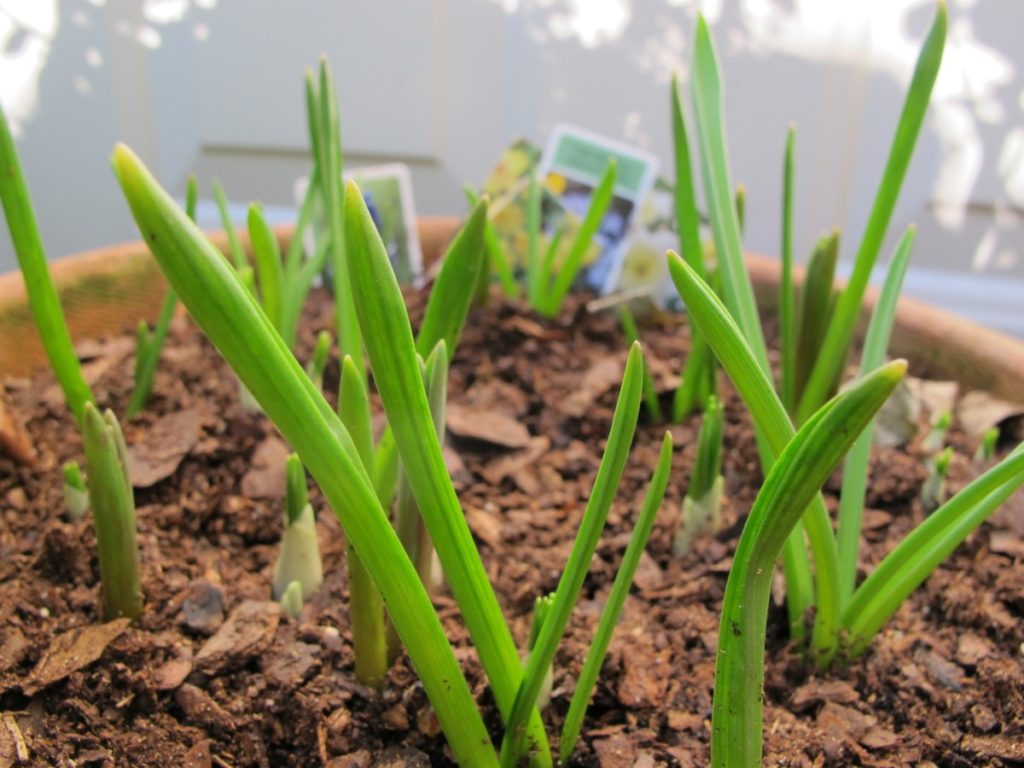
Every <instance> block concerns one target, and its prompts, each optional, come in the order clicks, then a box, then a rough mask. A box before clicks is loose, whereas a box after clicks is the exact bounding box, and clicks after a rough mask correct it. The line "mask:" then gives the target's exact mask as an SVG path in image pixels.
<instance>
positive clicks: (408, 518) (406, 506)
mask: <svg viewBox="0 0 1024 768" xmlns="http://www.w3.org/2000/svg"><path fill="white" fill-rule="evenodd" d="M423 384H424V386H425V387H426V392H427V402H428V403H429V405H430V416H431V418H432V420H433V423H434V431H435V432H436V434H437V441H438V443H440V444H441V445H444V431H445V430H444V427H445V424H444V414H445V404H446V402H447V399H448V351H447V346H446V345H445V342H444V339H442V340H441V341H439V342H437V346H436V347H434V351H433V352H431V353H430V357H428V358H427V362H426V363H425V364H424V371H423ZM395 529H396V530H397V531H398V538H399V539H401V540H402V545H403V546H404V547H405V551H406V552H408V553H409V557H410V558H411V559H412V561H413V563H415V564H416V571H417V572H418V573H419V575H420V581H422V582H423V584H424V585H425V586H426V587H427V590H428V591H430V590H432V589H433V588H434V587H435V586H437V585H435V584H434V583H433V579H432V571H433V565H434V546H433V544H432V543H431V541H430V533H429V532H428V531H427V528H426V526H425V525H424V523H423V518H422V517H421V516H420V513H419V509H418V508H417V507H416V499H415V498H414V497H413V493H412V487H411V486H410V484H409V481H408V478H407V477H406V476H405V473H404V472H401V471H400V474H399V484H398V501H397V504H396V508H395Z"/></svg>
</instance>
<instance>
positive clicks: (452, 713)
mask: <svg viewBox="0 0 1024 768" xmlns="http://www.w3.org/2000/svg"><path fill="white" fill-rule="evenodd" d="M113 162H114V168H115V171H116V174H117V177H118V181H119V183H120V184H121V187H122V188H123V190H124V194H125V197H126V199H127V201H128V203H129V206H130V208H131V211H132V215H133V216H134V218H135V220H136V222H137V224H138V226H139V229H140V231H141V232H142V233H144V234H145V240H146V242H147V243H148V244H149V246H150V249H151V250H152V252H153V254H154V256H155V257H156V259H157V261H158V262H159V264H160V266H161V269H163V270H164V273H165V274H166V275H167V278H168V280H169V281H170V283H171V285H172V286H173V287H174V289H175V291H176V292H177V294H178V296H179V297H180V298H181V300H182V302H183V303H184V304H185V306H186V307H187V308H188V310H189V313H190V314H191V315H192V317H193V319H194V320H195V321H196V323H197V324H198V325H199V327H200V328H201V329H203V332H204V333H206V334H207V336H208V337H209V338H210V340H211V341H212V342H213V343H214V345H215V346H216V347H217V349H218V350H219V351H220V353H221V354H222V355H223V356H224V358H225V359H226V360H227V362H228V363H229V365H231V366H232V367H233V368H234V369H235V371H236V373H237V374H238V375H239V377H240V378H241V379H242V380H243V381H244V383H245V385H246V387H248V389H249V390H250V391H251V392H252V393H253V395H254V396H255V397H256V399H257V400H258V401H259V403H260V405H261V406H262V408H263V410H264V412H265V413H266V414H267V415H268V417H269V418H270V419H271V421H272V422H273V423H274V424H275V425H276V426H277V427H278V429H279V430H280V431H281V434H282V435H283V436H284V438H285V439H286V440H287V441H288V442H289V443H291V444H292V445H293V446H294V447H295V450H296V452H297V453H298V454H299V456H300V458H301V459H302V462H303V464H304V465H305V466H306V467H307V468H308V469H309V471H310V473H311V474H312V475H313V477H314V479H315V480H316V481H317V483H318V484H319V485H320V488H321V490H322V491H323V493H324V496H325V498H326V499H327V502H328V503H329V504H330V506H331V508H332V509H333V510H334V512H335V514H336V515H337V516H338V518H339V520H340V522H341V525H342V528H343V529H344V531H345V534H346V537H347V538H348V540H349V541H350V542H352V544H353V545H354V547H355V549H356V551H357V552H358V553H359V554H360V556H361V558H362V560H363V563H364V564H365V565H366V567H367V570H368V571H369V572H370V574H371V576H372V577H373V580H374V583H375V584H376V585H377V587H378V589H379V590H380V592H381V595H382V596H383V597H384V598H385V599H386V601H387V605H388V612H389V615H390V616H391V620H392V622H393V623H394V625H395V627H396V628H397V630H398V633H399V635H400V636H401V638H402V640H403V642H404V643H405V645H406V648H407V649H408V652H409V656H410V659H411V661H412V664H413V666H414V667H415V669H416V670H417V672H418V673H419V675H420V679H421V680H422V682H423V686H424V689H425V691H426V694H427V696H428V697H429V698H430V701H431V703H432V705H433V707H434V711H435V713H436V714H437V717H438V720H439V722H440V723H441V727H442V729H443V730H444V732H445V734H446V735H447V737H448V742H449V745H450V746H451V748H452V752H453V756H454V759H455V761H456V762H458V763H462V764H474V765H476V764H478V765H494V763H495V756H494V752H493V747H492V745H491V743H490V738H489V736H488V733H487V729H486V728H485V727H484V724H483V720H482V719H481V717H480V714H479V712H478V711H477V709H476V705H475V702H474V699H473V696H472V694H471V693H470V690H469V686H468V685H467V683H466V680H465V678H464V677H463V675H462V671H461V669H460V667H459V664H458V661H457V660H456V658H455V655H454V653H453V651H452V648H451V645H450V644H449V642H448V640H447V638H446V637H445V634H444V629H443V628H442V626H441V622H440V620H439V619H438V616H437V614H436V613H435V611H434V608H433V606H432V604H431V602H430V598H429V597H428V596H427V593H426V591H425V590H424V589H423V587H422V585H421V584H420V583H419V578H418V576H417V574H416V570H415V568H414V567H413V565H412V563H411V561H410V560H409V558H408V557H407V556H406V555H405V552H404V550H403V549H402V545H401V543H400V542H399V540H398V537H397V536H396V535H395V532H394V529H393V528H392V527H391V523H390V521H389V520H388V516H387V514H386V513H385V511H384V509H383V507H382V506H381V504H380V501H379V500H378V498H377V495H376V493H375V491H374V488H373V485H372V483H371V480H370V477H369V475H368V474H367V472H366V469H365V468H364V466H363V464H362V460H361V458H360V456H359V453H358V451H357V449H356V446H355V444H354V443H353V440H352V437H351V436H350V435H349V433H348V431H347V430H346V429H345V428H344V426H343V425H342V423H341V421H340V420H339V418H338V417H337V415H336V414H335V412H334V411H333V409H331V407H330V406H329V405H328V404H327V402H326V401H325V400H324V399H323V396H322V395H321V394H320V393H319V392H318V391H317V390H316V388H315V387H314V386H313V384H312V382H310V381H309V379H308V377H306V375H305V374H304V372H303V371H302V369H301V368H300V367H299V364H298V362H297V361H296V360H295V358H294V356H293V355H292V354H291V352H290V351H289V349H288V347H287V346H286V345H285V343H284V342H283V341H282V340H281V338H280V337H279V336H278V335H277V333H276V332H275V331H274V329H273V327H272V326H271V325H270V323H269V321H268V320H267V318H266V316H265V315H264V314H263V312H262V311H261V310H260V309H259V307H258V306H257V305H256V304H255V302H254V301H253V299H252V297H251V295H250V294H249V293H248V292H247V290H246V289H245V286H244V285H243V284H242V283H241V282H240V280H239V278H238V276H237V275H236V274H235V273H234V271H233V270H232V269H231V268H230V267H229V266H228V265H227V264H226V263H225V261H224V259H223V258H222V257H221V256H220V254H219V253H218V252H217V251H216V250H215V249H214V248H213V247H212V246H211V245H210V244H209V243H208V242H207V241H206V239H205V237H204V236H203V234H202V233H201V232H200V231H199V230H198V229H197V228H196V227H195V226H194V225H193V224H192V223H191V222H190V221H189V220H188V218H187V217H186V216H184V215H183V214H182V213H181V211H180V210H178V208H177V206H176V205H175V204H174V201H173V200H172V199H171V198H170V196H168V195H167V193H166V192H164V191H163V190H162V189H161V188H160V186H159V185H158V184H157V183H156V181H155V180H154V179H153V178H152V176H151V175H150V174H149V172H148V171H147V170H146V169H145V168H144V166H143V165H142V163H141V162H140V161H139V160H138V158H137V157H135V155H134V154H132V152H131V151H130V150H128V149H127V148H126V147H124V146H119V147H118V148H117V149H116V150H115V152H114V158H113ZM355 194H356V196H357V197H358V190H356V191H355ZM362 215H363V216H365V219H366V222H365V223H366V224H367V225H368V226H369V227H370V228H371V230H372V228H373V222H372V220H370V219H369V214H368V213H367V212H366V211H365V207H364V208H363V210H362ZM373 231H374V232H375V230H373ZM368 235H369V233H368V232H364V236H368ZM378 241H379V238H378ZM380 250H381V253H380V256H381V258H383V260H384V261H383V265H382V266H383V267H384V268H386V269H387V270H388V272H390V264H389V263H388V261H387V254H386V253H383V246H382V245H381V246H380ZM391 279H392V281H393V280H394V277H393V275H392V277H391ZM393 290H394V292H395V293H397V292H398V288H397V284H394V285H393ZM377 294H378V290H377V289H376V288H373V289H372V290H371V291H370V293H369V294H368V295H367V297H366V298H367V300H368V301H370V302H371V303H376V296H377ZM398 300H399V301H400V300H401V299H400V295H399V297H398ZM403 322H404V320H403ZM406 329H408V324H407V322H406ZM410 346H411V339H410ZM411 354H412V356H413V357H415V352H412V353H411ZM414 365H415V363H414ZM420 390H421V392H422V384H420ZM423 397H424V400H425V396H423ZM442 470H443V466H442ZM427 471H428V472H437V469H436V467H431V468H430V469H427ZM453 498H454V494H453ZM424 506H426V505H424ZM466 536H467V537H469V534H468V531H467V533H466ZM437 539H438V537H436V536H435V542H436V541H437ZM470 545H471V539H470ZM446 567H447V566H446ZM448 571H449V572H452V569H451V568H448ZM481 572H482V568H481ZM468 613H469V612H467V614H468ZM499 619H500V614H499ZM501 625H504V622H501ZM508 643H509V646H510V654H509V655H510V660H509V665H508V669H509V672H508V673H507V674H508V678H507V680H506V686H508V687H511V688H514V687H516V686H518V678H519V677H520V676H521V669H522V668H521V665H520V663H519V659H518V657H517V654H516V651H515V648H514V645H512V641H511V635H509V636H508ZM481 656H484V654H481ZM491 666H492V667H493V665H491ZM516 672H518V675H516ZM496 680H497V682H496ZM491 684H492V687H493V689H494V690H495V691H496V692H498V691H502V690H503V688H502V685H501V677H500V676H499V675H495V674H492V675H491ZM511 695H514V690H513V691H512V694H509V693H508V691H507V690H505V696H508V698H509V700H510V699H511ZM496 698H498V700H499V701H500V700H502V698H501V696H499V695H497V693H496Z"/></svg>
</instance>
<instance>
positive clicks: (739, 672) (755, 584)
mask: <svg viewBox="0 0 1024 768" xmlns="http://www.w3.org/2000/svg"><path fill="white" fill-rule="evenodd" d="M905 371H906V363H905V362H904V361H902V360H900V361H896V362H893V363H890V364H889V365H887V366H885V367H883V368H880V369H879V370H877V371H875V372H873V373H871V374H869V375H868V376H866V377H865V378H863V379H860V380H859V381H858V382H857V383H856V384H855V385H854V386H853V387H852V388H851V389H850V390H848V391H847V392H844V393H843V394H842V395H840V396H839V397H837V398H836V399H835V400H832V401H830V402H829V403H828V404H826V405H825V406H824V407H823V408H822V409H820V410H819V411H818V412H817V413H815V414H814V415H813V416H812V417H811V418H810V419H809V420H808V421H807V423H806V424H805V425H804V426H803V427H802V428H801V430H800V431H799V432H798V433H797V434H796V435H795V436H794V437H793V439H792V440H791V441H789V442H788V443H787V445H786V447H785V449H784V450H783V451H782V452H781V453H780V454H779V457H778V459H777V460H776V461H775V463H774V465H773V466H772V469H771V471H770V472H769V473H768V476H767V477H766V478H765V481H764V484H763V485H762V487H761V490H760V492H759V493H758V495H757V500H756V501H755V502H754V507H753V508H752V509H751V511H750V515H749V517H748V518H747V522H746V524H745V525H744V526H743V532H742V533H741V534H740V540H739V543H738V544H737V546H736V554H735V555H734V556H733V567H732V569H731V570H730V572H729V579H728V581H727V583H726V587H725V598H724V600H723V603H722V617H721V625H720V628H719V631H718V660H717V663H716V665H715V689H714V705H713V714H712V734H711V764H712V766H715V768H756V766H760V765H761V749H762V745H761V739H762V735H761V724H762V707H763V701H762V700H763V696H764V641H765V625H766V622H767V618H768V601H769V598H770V596H771V585H772V574H773V570H774V567H775V560H776V559H777V558H778V556H779V553H780V552H781V550H782V547H783V545H784V543H785V541H786V539H787V538H788V537H789V534H790V532H791V531H792V530H793V528H794V527H795V526H796V525H797V523H798V522H799V520H800V515H801V512H802V510H804V509H806V508H807V506H808V504H810V503H811V501H812V499H813V498H814V497H815V496H816V495H817V494H818V489H819V488H820V487H821V485H822V483H824V482H825V480H826V479H827V478H828V476H829V475H830V474H831V473H832V470H833V469H834V468H835V466H836V464H838V462H839V460H840V459H841V458H842V457H843V454H844V453H845V452H846V450H847V449H848V448H849V446H850V444H851V443H852V442H853V440H854V439H855V438H856V437H857V435H858V434H859V433H860V431H861V429H863V428H864V426H865V425H866V424H867V423H868V421H869V420H870V419H871V417H872V416H873V415H874V414H875V412H876V411H877V410H878V408H880V407H881V405H882V403H884V402H885V400H886V398H887V397H888V396H889V394H890V393H891V392H892V390H893V388H894V387H895V386H896V384H897V383H898V382H899V380H900V378H901V377H902V376H903V374H904V372H905Z"/></svg>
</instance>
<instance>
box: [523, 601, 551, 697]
mask: <svg viewBox="0 0 1024 768" xmlns="http://www.w3.org/2000/svg"><path fill="white" fill-rule="evenodd" d="M554 602H555V593H554V592H551V593H550V594H547V595H541V596H540V597H538V598H537V599H536V600H534V601H533V619H532V620H531V622H530V635H529V637H528V638H527V639H526V651H525V652H524V653H523V654H522V656H523V664H524V665H525V664H526V663H527V662H528V661H529V659H530V653H532V652H533V647H534V646H535V645H536V644H537V639H538V638H539V637H540V631H541V629H543V627H544V622H545V621H546V620H547V617H548V615H549V614H550V613H551V606H552V605H553V604H554ZM553 681H554V674H553V670H552V667H551V665H548V669H547V671H546V672H545V673H544V682H543V683H541V687H540V693H539V694H537V708H538V709H540V710H544V709H547V706H548V704H550V703H551V686H552V683H553Z"/></svg>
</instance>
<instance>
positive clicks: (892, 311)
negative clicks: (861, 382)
mask: <svg viewBox="0 0 1024 768" xmlns="http://www.w3.org/2000/svg"><path fill="white" fill-rule="evenodd" d="M913 248H914V228H913V227H911V228H910V229H908V230H907V232H906V234H904V235H903V238H902V239H901V240H900V242H899V245H897V246H896V251H895V253H894V254H893V257H892V263H891V264H890V265H889V272H888V274H887V275H886V278H885V286H884V287H883V288H882V295H881V297H880V298H879V300H878V304H876V305H875V310H874V312H872V313H871V322H870V323H869V324H868V331H867V335H866V336H865V338H864V351H863V353H862V354H861V358H860V375H861V376H865V375H866V374H867V373H868V372H869V371H873V370H874V369H875V368H878V367H879V366H880V365H881V364H882V363H883V362H885V352H886V350H887V349H888V348H889V336H890V335H891V333H892V325H893V320H894V319H895V317H896V304H897V302H898V301H899V297H900V291H901V290H902V289H903V279H904V277H905V276H906V274H907V267H908V266H909V265H910V254H911V252H912V251H913ZM873 435H874V422H870V423H869V424H868V426H867V427H865V428H864V432H863V433H861V435H860V436H859V437H858V438H857V440H856V441H855V442H854V444H853V447H852V448H850V452H849V454H848V455H847V457H846V462H845V463H844V464H843V487H842V491H841V493H840V496H839V515H838V526H837V530H836V546H837V548H838V551H839V589H840V593H839V596H840V602H841V603H842V604H843V605H844V606H845V605H847V604H848V603H849V601H850V598H851V596H852V595H853V587H854V584H855V582H856V580H857V559H858V552H859V549H860V530H861V516H862V513H863V509H864V498H865V494H866V491H867V479H868V478H867V475H868V462H869V460H870V457H871V441H872V437H873Z"/></svg>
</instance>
